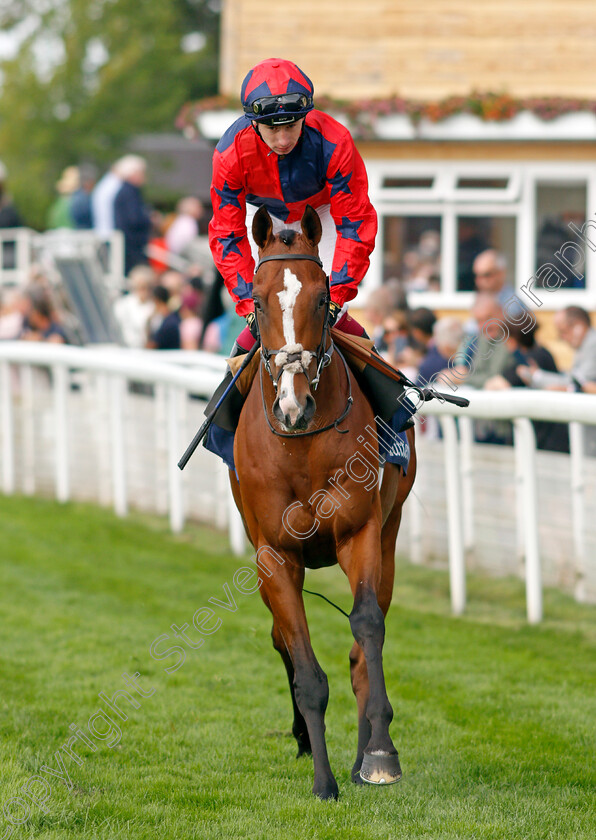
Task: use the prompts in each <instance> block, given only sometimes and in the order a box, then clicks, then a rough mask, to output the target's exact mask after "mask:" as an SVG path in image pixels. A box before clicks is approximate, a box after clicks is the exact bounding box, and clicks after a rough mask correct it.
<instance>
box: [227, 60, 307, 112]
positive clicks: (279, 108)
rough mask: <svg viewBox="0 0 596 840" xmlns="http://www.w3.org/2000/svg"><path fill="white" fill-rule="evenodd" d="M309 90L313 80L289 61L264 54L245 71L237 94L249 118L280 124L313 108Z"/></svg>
mask: <svg viewBox="0 0 596 840" xmlns="http://www.w3.org/2000/svg"><path fill="white" fill-rule="evenodd" d="M313 94H314V87H313V83H312V82H311V80H310V79H309V78H308V76H306V75H305V74H304V73H303V72H302V70H301V69H300V68H299V67H297V66H296V65H295V64H294V62H293V61H286V60H285V59H283V58H267V59H265V61H261V62H260V63H259V64H257V65H256V67H253V69H252V70H250V72H249V73H248V74H247V75H246V78H245V79H244V81H243V82H242V88H241V91H240V98H241V100H242V105H243V107H244V113H245V114H246V115H247V117H250V119H251V120H256V121H257V122H260V123H264V124H265V125H284V124H285V123H293V122H296V120H299V119H301V118H302V117H304V116H305V115H306V114H307V113H308V112H309V111H311V110H312V109H313V107H314V105H313Z"/></svg>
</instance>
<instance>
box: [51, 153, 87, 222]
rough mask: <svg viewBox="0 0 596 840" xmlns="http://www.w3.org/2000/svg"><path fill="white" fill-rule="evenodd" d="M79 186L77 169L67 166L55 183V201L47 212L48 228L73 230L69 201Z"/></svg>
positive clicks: (79, 180)
mask: <svg viewBox="0 0 596 840" xmlns="http://www.w3.org/2000/svg"><path fill="white" fill-rule="evenodd" d="M80 186H81V179H80V175H79V169H78V167H77V166H67V167H66V169H65V170H64V172H63V173H62V175H61V176H60V180H59V181H57V183H56V192H57V193H58V197H57V199H56V200H55V201H54V203H53V204H52V206H51V207H50V209H49V210H48V220H47V224H48V228H50V229H56V228H73V227H74V222H73V220H72V215H71V201H72V196H73V194H74V193H75V192H76V191H77V190H78V189H79V187H80Z"/></svg>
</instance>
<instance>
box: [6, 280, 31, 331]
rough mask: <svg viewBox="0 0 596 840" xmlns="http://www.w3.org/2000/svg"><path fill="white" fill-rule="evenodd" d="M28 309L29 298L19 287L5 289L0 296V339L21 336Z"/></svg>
mask: <svg viewBox="0 0 596 840" xmlns="http://www.w3.org/2000/svg"><path fill="white" fill-rule="evenodd" d="M28 311H29V298H28V297H27V296H26V295H24V294H23V293H22V292H21V290H20V289H5V290H4V291H3V292H2V297H1V298H0V341H14V340H15V339H17V338H20V337H21V334H22V332H23V328H24V326H25V318H26V316H27V312H28Z"/></svg>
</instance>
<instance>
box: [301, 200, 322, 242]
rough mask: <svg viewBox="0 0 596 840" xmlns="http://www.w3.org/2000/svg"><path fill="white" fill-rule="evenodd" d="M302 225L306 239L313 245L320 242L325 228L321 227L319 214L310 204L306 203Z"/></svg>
mask: <svg viewBox="0 0 596 840" xmlns="http://www.w3.org/2000/svg"><path fill="white" fill-rule="evenodd" d="M300 227H301V228H302V235H303V236H304V238H305V239H308V241H309V242H312V244H313V245H318V244H319V242H320V241H321V236H322V234H323V228H322V227H321V220H320V218H319V214H318V213H317V211H316V210H315V209H314V207H311V206H310V204H307V205H306V210H305V211H304V214H303V216H302V219H301V220H300Z"/></svg>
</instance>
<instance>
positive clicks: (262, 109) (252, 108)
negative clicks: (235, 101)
mask: <svg viewBox="0 0 596 840" xmlns="http://www.w3.org/2000/svg"><path fill="white" fill-rule="evenodd" d="M311 108H312V96H306V94H304V93H283V94H280V95H279V96H261V97H260V99H255V101H254V102H251V103H250V105H246V106H245V107H244V112H245V113H246V114H247V115H248V116H249V117H252V118H253V119H254V120H266V119H273V120H275V119H276V118H281V120H283V121H284V122H290V121H291V119H292V118H293V119H296V120H297V119H299V118H300V117H301V116H302V115H303V114H305V113H306V112H307V111H310V109H311ZM288 117H289V118H290V119H286V118H288ZM281 120H280V121H281Z"/></svg>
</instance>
